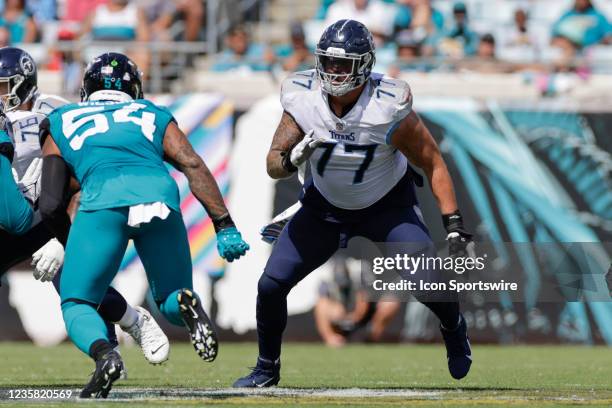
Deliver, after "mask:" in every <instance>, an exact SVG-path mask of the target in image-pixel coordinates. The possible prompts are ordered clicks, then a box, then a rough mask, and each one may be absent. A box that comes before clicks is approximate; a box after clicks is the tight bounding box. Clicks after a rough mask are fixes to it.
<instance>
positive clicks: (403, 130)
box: [391, 111, 457, 214]
mask: <svg viewBox="0 0 612 408" xmlns="http://www.w3.org/2000/svg"><path fill="white" fill-rule="evenodd" d="M391 144H392V145H393V146H395V147H397V148H398V149H399V151H401V152H402V153H403V154H404V155H405V156H406V157H407V158H408V160H410V162H411V163H413V164H414V165H415V166H417V167H419V168H421V169H422V170H423V171H424V172H425V175H426V176H427V179H428V180H429V185H430V186H431V190H432V192H433V194H434V196H435V198H436V200H437V202H438V206H439V207H440V211H441V212H442V214H451V213H453V212H455V211H457V199H456V197H455V190H454V188H453V180H452V179H451V176H450V173H449V172H448V168H447V167H446V163H445V162H444V159H443V158H442V154H441V153H440V149H439V148H438V144H437V143H436V141H435V140H434V138H433V136H432V135H431V133H430V132H429V130H428V129H427V127H426V126H425V124H424V123H423V121H422V120H421V118H420V117H419V115H417V113H416V112H414V111H413V112H411V113H410V114H409V115H408V116H407V117H406V118H404V119H403V120H402V122H401V123H400V125H399V127H398V128H397V129H396V130H395V132H394V133H393V135H392V136H391Z"/></svg>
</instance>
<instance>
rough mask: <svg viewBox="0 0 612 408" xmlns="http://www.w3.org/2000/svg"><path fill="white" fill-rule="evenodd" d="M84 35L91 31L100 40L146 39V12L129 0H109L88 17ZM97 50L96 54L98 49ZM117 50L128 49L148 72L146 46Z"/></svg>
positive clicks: (134, 59)
mask: <svg viewBox="0 0 612 408" xmlns="http://www.w3.org/2000/svg"><path fill="white" fill-rule="evenodd" d="M82 35H91V38H92V39H93V40H97V41H141V42H144V41H149V38H150V33H149V27H148V25H147V19H146V16H145V14H144V12H143V11H142V9H140V8H139V7H138V6H137V5H136V3H135V2H134V1H130V0H109V1H108V3H107V4H100V5H99V6H98V7H96V9H95V10H94V12H93V13H92V14H90V15H89V16H88V17H87V18H86V19H85V22H84V23H83V29H82ZM95 51H96V54H97V53H98V50H95ZM115 51H119V52H126V53H127V54H128V55H129V56H130V58H131V59H132V60H133V61H134V62H135V63H136V65H138V68H139V69H140V70H142V72H143V73H144V74H145V76H146V74H147V72H148V67H149V53H148V50H147V49H144V48H138V49H129V50H115ZM87 59H89V58H87Z"/></svg>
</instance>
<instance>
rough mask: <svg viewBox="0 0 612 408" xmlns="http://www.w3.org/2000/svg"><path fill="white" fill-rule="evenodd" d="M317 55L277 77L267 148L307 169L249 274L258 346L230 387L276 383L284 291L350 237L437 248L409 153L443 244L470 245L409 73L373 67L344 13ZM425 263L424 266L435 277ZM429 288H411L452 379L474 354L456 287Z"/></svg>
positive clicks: (280, 163) (366, 43)
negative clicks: (268, 247) (309, 65)
mask: <svg viewBox="0 0 612 408" xmlns="http://www.w3.org/2000/svg"><path fill="white" fill-rule="evenodd" d="M315 56H316V61H317V63H316V69H315V70H310V71H304V72H297V73H295V74H293V75H291V76H290V77H288V78H287V79H286V80H285V81H284V82H283V85H282V90H281V104H282V106H283V109H284V112H283V115H282V118H281V121H280V124H279V125H278V128H277V130H276V133H275V135H274V138H273V141H272V146H271V147H270V151H269V153H268V157H267V170H268V174H269V175H270V177H272V178H274V179H280V178H285V177H289V176H291V175H292V174H293V173H294V172H296V171H297V169H298V167H300V166H302V165H303V164H304V163H306V162H308V163H309V165H310V169H311V174H312V177H311V178H310V179H308V180H306V182H305V184H304V188H303V190H302V194H301V197H300V201H301V204H302V206H301V208H299V206H298V209H297V212H295V214H294V215H293V216H292V217H291V220H290V221H289V222H288V223H287V225H286V226H285V227H284V228H283V229H282V232H281V233H280V236H279V237H278V240H277V242H276V244H275V246H274V248H273V250H272V254H271V255H270V258H269V260H268V262H267V264H266V267H265V269H264V273H263V274H262V276H261V278H260V280H259V283H258V295H257V333H258V340H259V356H258V359H257V364H256V366H255V368H254V369H253V370H252V372H251V373H250V374H249V375H247V376H245V377H242V378H240V379H238V380H237V381H236V382H235V383H234V387H268V386H272V385H276V384H278V382H279V381H280V352H281V342H282V334H283V331H284V329H285V326H286V323H287V295H288V294H289V291H290V290H291V289H292V288H293V286H295V285H296V284H297V283H298V282H299V281H300V280H302V279H303V278H304V277H306V276H307V275H308V274H309V273H310V272H312V271H313V270H314V269H316V268H317V267H319V266H320V265H322V264H323V263H324V262H325V261H327V260H328V259H329V258H330V257H331V256H332V255H333V254H334V253H335V252H336V250H337V249H338V248H339V247H340V246H342V245H343V244H345V243H346V241H347V240H348V239H350V238H351V237H353V236H363V237H365V238H367V239H369V240H371V241H373V242H381V243H385V242H386V243H393V242H395V243H410V242H412V243H415V242H416V243H418V244H417V246H419V248H420V250H423V248H425V249H424V250H423V251H427V255H435V250H433V245H432V242H431V238H430V236H429V232H428V230H427V227H426V226H425V225H424V222H423V219H422V216H421V212H420V210H419V207H418V202H417V199H416V195H415V189H414V185H415V184H417V185H419V186H422V185H423V180H422V178H421V177H420V176H419V175H418V173H416V172H415V171H414V170H412V168H411V167H410V165H409V164H408V161H410V162H411V163H412V164H414V165H416V166H418V167H419V168H421V169H422V170H423V171H424V173H425V174H426V176H427V178H428V180H429V185H430V186H431V189H432V192H433V194H434V196H435V198H436V200H437V202H438V205H439V207H440V211H441V213H442V214H443V222H444V226H445V227H446V230H447V232H448V236H447V240H448V241H449V250H450V253H451V255H453V256H465V255H467V253H468V252H471V251H469V250H470V249H471V247H473V243H472V242H471V234H469V233H467V232H466V231H465V229H464V227H463V221H462V218H461V214H460V213H459V210H458V207H457V202H456V198H455V193H454V190H453V183H452V180H451V177H450V174H449V172H448V169H447V167H446V164H445V163H444V160H443V158H442V156H441V154H440V151H439V149H438V146H437V144H436V142H435V140H434V139H433V137H432V136H431V134H430V133H429V131H428V130H427V128H426V127H425V126H424V124H423V122H422V121H421V119H420V118H419V116H418V115H417V114H416V113H415V112H414V111H413V110H412V94H411V91H410V88H409V86H408V84H407V83H406V82H404V81H401V80H395V79H390V78H385V77H384V76H383V75H380V74H376V73H372V72H371V69H372V66H373V65H374V61H375V54H374V44H373V41H372V36H371V34H370V32H369V31H368V29H367V28H366V27H365V26H364V25H363V24H361V23H359V22H357V21H354V20H340V21H338V22H336V23H334V24H332V25H331V26H329V27H328V28H327V29H326V30H325V32H324V33H323V35H322V36H321V39H320V40H319V43H318V44H317V49H316V51H315ZM294 209H295V208H294ZM432 251H433V252H432ZM419 253H420V252H419ZM413 254H414V255H417V253H414V252H413V253H411V254H410V255H413ZM425 272H432V271H425ZM433 272H434V273H432V274H427V276H428V277H430V278H433V279H443V277H441V276H440V275H439V274H436V273H435V271H433ZM436 296H437V294H428V296H424V294H422V293H418V294H416V297H417V299H419V300H420V301H422V302H423V303H424V304H425V305H426V306H427V307H428V308H429V309H430V310H431V311H432V312H433V313H434V314H435V315H436V316H437V317H438V318H439V319H440V323H441V325H440V330H441V332H442V337H443V338H444V342H445V345H446V350H447V359H448V368H449V371H450V374H451V376H452V377H453V378H455V379H461V378H463V377H465V376H466V375H467V374H468V371H469V369H470V366H471V361H472V360H471V348H470V344H469V340H468V336H467V327H466V323H465V319H464V318H463V316H462V315H461V313H460V311H459V302H458V300H457V298H456V295H453V294H452V293H446V292H445V293H440V297H439V298H437V297H436Z"/></svg>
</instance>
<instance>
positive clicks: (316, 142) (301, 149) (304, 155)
mask: <svg viewBox="0 0 612 408" xmlns="http://www.w3.org/2000/svg"><path fill="white" fill-rule="evenodd" d="M313 135H314V130H310V131H309V132H308V133H306V135H305V136H304V139H302V141H301V142H300V143H298V144H296V145H295V147H294V148H293V149H291V156H290V157H289V160H291V164H293V165H294V166H295V167H300V165H301V164H302V163H304V162H305V161H306V160H308V158H309V157H310V156H311V155H312V153H313V152H314V151H315V149H316V148H317V147H319V146H320V145H321V144H322V143H324V142H325V139H315V138H313V137H312V136H313Z"/></svg>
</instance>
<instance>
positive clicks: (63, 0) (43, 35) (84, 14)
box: [0, 0, 204, 45]
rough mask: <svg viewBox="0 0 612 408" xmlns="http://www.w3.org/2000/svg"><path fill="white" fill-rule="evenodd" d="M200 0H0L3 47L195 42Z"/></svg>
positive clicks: (199, 24) (199, 28) (201, 9)
mask: <svg viewBox="0 0 612 408" xmlns="http://www.w3.org/2000/svg"><path fill="white" fill-rule="evenodd" d="M203 16H204V1H203V0H0V28H1V30H2V35H1V40H2V44H3V45H9V44H20V43H33V42H41V41H42V42H50V43H52V42H54V41H57V40H69V39H76V38H81V37H90V38H92V39H95V40H116V41H149V40H186V41H195V40H198V39H200V37H201V34H202V25H203Z"/></svg>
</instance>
